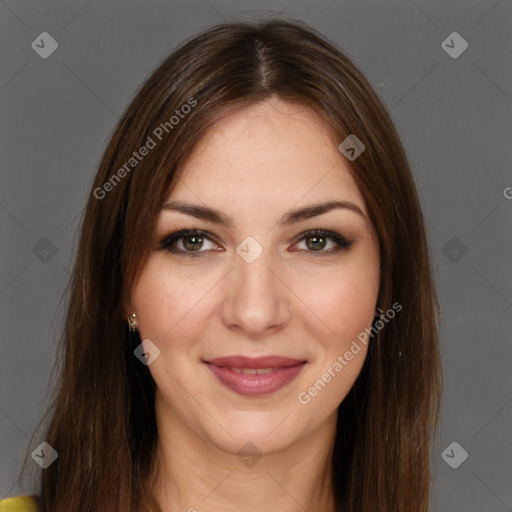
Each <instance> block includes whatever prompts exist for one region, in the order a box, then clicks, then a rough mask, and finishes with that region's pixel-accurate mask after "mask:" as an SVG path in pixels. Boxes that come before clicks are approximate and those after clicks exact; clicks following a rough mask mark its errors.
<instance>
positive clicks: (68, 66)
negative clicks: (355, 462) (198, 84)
mask: <svg viewBox="0 0 512 512" xmlns="http://www.w3.org/2000/svg"><path fill="white" fill-rule="evenodd" d="M280 12H281V13H282V14H281V17H286V18H295V19H299V20H303V21H305V22H306V23H308V24H310V25H311V26H313V27H314V28H316V29H318V30H319V31H320V32H322V33H323V34H324V35H325V36H327V37H328V38H330V39H331V40H333V41H334V42H336V43H337V44H338V45H339V46H340V47H341V48H342V49H343V50H344V51H345V52H346V53H347V55H348V56H349V57H350V58H352V59H353V61H354V62H355V63H356V65H358V66H359V67H360V68H361V69H362V70H363V72H364V73H365V74H366V76H367V77H368V78H369V80H370V81H371V83H372V84H373V86H374V87H375V88H376V90H377V91H378V93H379V94H380V96H381V98H382V99H383V101H384V103H385V104H386V105H387V107H388V109H389V110H390V112H391V115H392V118H393V120H394V121H395V123H396V125H397V128H398V130H399V132H400V134H401V136H402V139H403V142H404V145H405V148H406V151H407V154H408V156H409V159H410V162H411V166H412V169H413V173H414V176H415V179H416V182H417V185H418V188H419V193H420V196H421V199H422V204H423V208H424V213H425V216H426V218H427V220H428V225H429V240H430V243H431V247H432V253H433V258H434V260H435V261H434V266H435V269H436V279H437V284H438V291H439V295H440V300H441V307H442V313H443V322H442V329H441V341H442V353H443V362H444V370H445V388H444V398H443V418H442V424H441V428H440V431H439V435H438V439H437V441H436V450H435V453H434V460H433V465H434V470H435V472H436V474H435V484H434V486H433V491H432V494H433V507H432V509H433V510H436V511H440V512H441V511H449V512H457V511H465V512H471V511H475V512H502V511H507V510H509V511H510V510H512V485H511V482H512V461H511V459H512V457H511V451H512V448H511V442H510V441H511V435H510V433H511V430H512V429H511V411H512V404H511V401H512V386H511V380H512V378H511V371H510V369H511V359H512V357H511V355H512V354H511V339H512V337H511V332H512V325H511V306H512V279H511V267H512V265H511V261H512V258H511V256H512V254H511V252H512V251H511V247H512V243H511V236H510V234H511V229H510V227H511V223H510V219H511V211H512V200H511V199H510V198H511V197H512V189H510V188H508V187H512V173H511V162H512V159H511V152H512V150H511V147H512V144H511V137H510V136H511V134H512V131H511V125H512V122H511V120H512V119H511V112H512V59H511V54H512V47H511V42H512V33H511V26H512V24H511V19H512V5H511V1H510V0H500V1H496V0H478V1H476V0H472V1H464V2H461V1H455V0H451V1H445V0H431V1H427V0H424V1H421V0H415V1H414V2H413V1H412V0H401V1H398V0H394V1H386V2H384V1H377V0H374V1H368V0H366V1H361V0H358V1H355V0H345V1H318V2H314V1H312V0H310V1H304V0H302V1H301V0H295V1H293V0H292V1H290V0H281V1H274V2H271V1H251V2H249V1H241V2H234V1H227V0H204V1H199V0H197V1H187V2H185V1H168V2H164V1H142V0H140V1H126V0H125V1H109V2H106V1H100V0H90V1H87V0H73V1H69V0H67V1H54V2H41V1H38V2H35V1H32V2H30V1H27V0H17V1H15V0H8V1H3V2H1V3H0V41H1V46H0V52H1V60H2V68H1V76H0V104H1V110H2V116H1V119H2V122H1V128H0V129H1V137H0V141H1V159H2V160H1V162H2V166H1V170H2V187H1V189H0V226H1V230H0V233H1V247H2V258H1V262H2V264H1V271H0V315H1V321H2V356H3V357H2V358H1V359H0V376H1V396H0V431H1V441H0V450H1V454H0V460H1V461H2V465H1V468H0V498H3V497H7V496H12V495H18V494H23V493H28V492H33V491H36V490H37V488H36V487H35V486H34V484H33V483H30V482H27V483H26V484H25V485H24V486H22V487H18V486H17V485H16V478H17V475H18V470H19V468H20V463H21V459H22V456H23V454H24V452H25V449H27V446H28V441H29V437H30V435H31V434H32V432H33V431H34V428H35V425H36V423H37V421H38V420H39V418H40V416H41V414H42V413H43V411H44V408H45V407H46V400H47V386H48V382H49V377H50V370H51V367H52V364H53V361H54V358H55V347H56V342H57V339H58V336H59V334H60V330H61V328H62V310H61V309H58V302H59V299H60V297H61V294H62V292H63V289H64V286H65V284H66V282H67V279H68V277H69V269H70V268H71V264H72V258H73V255H74V251H75V250H76V241H77V234H76V228H77V225H78V220H79V218H80V215H81V213H82V210H83V208H84V205H85V201H86V198H87V195H88V191H89V187H90V186H91V183H92V179H93V176H94V174H95V172H96V168H97V165H98V163H99V160H100V157H101V154H102V152H103V150H104V148H105V145H106V142H107V140H108V138H109V135H110V134H111V133H112V130H113V128H114V126H115V124H116V122H117V121H118V118H119V117H120V115H121V113H122V112H123V110H124V109H125V108H126V107H127V105H128V103H129V101H130V100H131V98H132V97H133V95H134V93H135V91H136V89H137V88H138V87H139V86H140V85H141V83H142V82H143V80H144V79H145V78H147V76H148V75H149V74H150V72H151V71H152V70H153V69H154V68H155V67H156V66H157V65H158V64H159V63H160V62H161V61H162V59H163V58H164V57H166V56H167V55H168V53H170V52H171V51H172V49H173V48H175V46H176V45H177V44H179V43H180V42H181V41H182V40H183V39H184V38H186V37H188V36H190V35H192V34H195V33H197V32H199V31H200V30H202V29H203V28H206V27H207V26H209V25H211V24H213V23H217V22H220V21H223V20H234V19H254V18H255V17H257V16H260V15H266V14H272V13H275V14H278V13H280ZM454 31H455V32H458V33H459V34H460V35H461V36H462V37H463V38H464V39H465V40H466V41H467V42H468V44H469V46H468V48H467V50H466V51H465V52H464V53H462V54H461V55H460V56H459V57H458V58H452V57H451V56H450V55H448V53H447V52H446V51H445V50H444V49H443V47H442V46H441V43H442V42H443V41H444V40H445V39H446V38H447V37H448V35H449V34H451V33H452V32H454ZM42 32H49V33H50V34H51V36H52V37H53V38H55V39H56V40H57V42H58V44H59V46H58V49H57V50H56V51H55V52H54V53H53V54H52V55H51V56H50V57H49V58H47V59H43V58H41V57H40V56H39V55H38V54H37V53H36V52H35V51H34V50H33V49H32V47H31V43H32V41H34V40H35V39H36V38H37V36H38V35H39V34H40V33H42ZM449 44H452V43H449ZM453 45H455V43H453ZM457 45H458V43H457ZM459 47H460V46H456V49H457V48H459ZM507 196H508V198H507ZM41 239H42V240H41ZM466 250H467V252H465V251H466ZM44 251H47V252H44ZM55 251H56V252H55ZM42 441H44V439H37V438H36V440H35V442H34V444H33V446H32V445H31V446H29V447H28V448H29V450H30V452H31V451H32V450H34V449H35V448H36V447H37V446H38V445H39V444H40V442H42ZM453 441H456V442H457V443H459V444H460V445H461V446H462V447H463V448H464V450H466V451H467V452H468V454H469V457H468V458H467V460H465V462H464V463H463V464H462V465H460V467H458V469H452V467H450V466H449V465H448V463H447V462H445V460H444V459H443V458H442V457H441V453H442V452H443V451H444V450H445V449H446V448H447V447H448V446H449V445H450V444H451V443H452V442H453ZM450 455H451V458H452V460H456V459H457V458H458V457H459V456H460V451H459V449H456V450H455V451H454V452H450ZM30 463H33V464H35V462H33V461H32V460H30Z"/></svg>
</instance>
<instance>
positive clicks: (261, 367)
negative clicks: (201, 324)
mask: <svg viewBox="0 0 512 512" xmlns="http://www.w3.org/2000/svg"><path fill="white" fill-rule="evenodd" d="M203 363H205V364H206V365H207V367H208V368H209V369H210V371H211V372H212V373H213V375H215V377H216V378H217V380H218V381H219V382H220V383H221V384H223V385H224V386H226V387H228V388H229V389H230V390H232V391H234V392H235V393H238V394H239V395H244V396H253V397H257V396H266V395H270V394H272V393H275V392H276V391H278V390H280V389H281V388H283V387H285V386H286V385H288V384H289V383H290V382H292V381H293V380H295V378H297V377H298V375H299V373H300V372H301V371H302V369H303V368H304V367H305V366H306V364H307V361H305V360H301V359H293V358H289V357H284V356H264V357H257V358H250V357H246V356H229V357H222V358H217V359H211V360H209V361H203Z"/></svg>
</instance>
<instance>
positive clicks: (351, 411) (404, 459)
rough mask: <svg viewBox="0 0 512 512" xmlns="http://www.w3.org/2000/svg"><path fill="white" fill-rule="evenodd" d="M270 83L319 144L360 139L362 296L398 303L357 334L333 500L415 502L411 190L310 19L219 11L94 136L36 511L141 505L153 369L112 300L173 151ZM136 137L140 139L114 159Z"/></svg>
mask: <svg viewBox="0 0 512 512" xmlns="http://www.w3.org/2000/svg"><path fill="white" fill-rule="evenodd" d="M271 96H274V97H277V98H280V99H282V100H285V101H293V102H300V103H301V104H303V105H307V106H309V107H312V108H313V109H315V111H316V112H318V113H319V114H320V115H321V116H322V118H323V119H324V120H325V124H326V127H327V129H328V130H329V133H330V135H331V136H332V140H333V143H336V144H339V143H341V142H342V141H343V140H344V139H345V138H346V137H347V136H348V135H350V134H355V135H356V136H357V138H358V139H360V140H361V141H362V142H363V143H364V145H365V150H364V152H363V153H362V154H361V155H360V156H359V157H358V158H357V159H355V160H354V161H352V162H351V163H350V172H351V174H352V176H353V177H354V179H355V181H356V183H357V185H358V187H359V189H360V191H361V193H362V195H363V197H364V200H365V203H366V205H367V208H368V211H369V214H370V217H371V220H372V222H373V223H374V226H375V228H376V232H377V235H378V239H379V244H380V256H381V269H382V273H381V283H380V290H379V296H378V302H377V303H378V304H379V305H380V307H381V308H382V311H387V310H388V309H389V308H391V305H392V304H394V303H398V304H400V305H401V306H402V310H401V312H400V314H398V315H397V316H396V317H395V318H394V319H393V321H390V322H388V323H387V325H386V326H385V328H384V329H381V330H379V332H378V334H377V336H376V337H375V338H374V339H373V340H372V341H371V343H370V344H369V350H368V355H367V358H366V360H365V363H364V365H363V368H362V370H361V373H360V375H359V377H358V379H357V381H356V383H355V384H354V386H353V388H352V389H351V391H350V392H349V394H348V396H347V397H346V398H345V399H344V400H343V402H342V403H341V405H340V406H339V409H338V411H339V412H338V427H337V435H336V440H335V449H334V456H333V460H332V465H333V475H334V478H333V492H334V495H335V502H336V511H338V512H342V511H343V512H377V511H380V512H427V510H428V504H429V491H430V485H431V471H430V450H431V442H432V440H433V434H434V432H435V427H436V425H437V422H438V411H439V399H440V392H441V381H442V378H441V365H440V356H439V348H438V322H439V304H438V301H437V296H436V292H435V287H434V284H433V279H432V275H431V263H430V253H429V247H428V245H427V238H426V231H425V222H424V219H423V216H422V212H421V207H420V203H419V199H418V194H417V191H416V188H415V185H414V182H413V178H412V175H411V172H410V169H409V165H408V162H407V158H406V155H405V152H404V149H403V147H402V144H401V142H400V139H399V137H398V134H397V131H396V130H395V127H394V126H393V123H392V121H391V119H390V116H389V115H388V113H387V111H386V109H385V107H384V106H383V104H382V103H381V101H380V100H379V98H378V97H377V95H376V93H375V92H374V90H373V89H372V87H371V86H370V84H369V82H368V81H367V79H366V78H365V77H364V75H363V74H362V73H361V72H360V71H359V70H358V69H357V68H356V67H355V66H354V64H353V63H352V62H351V61H350V60H349V59H348V58H347V57H346V56H345V55H344V54H343V53H342V52H340V50H339V49H338V48H337V47H336V46H335V45H334V44H332V43H330V42H327V41H326V40H325V39H324V38H323V37H322V36H320V35H319V34H318V33H316V32H315V31H314V30H312V29H310V28H308V27H307V26H306V25H304V24H303V23H300V22H295V21H294V22H290V21H282V20H272V21H265V22H259V23H258V24H247V23H226V24H222V25H218V26H215V27H213V28H211V29H209V30H207V31H205V32H204V33H202V34H200V35H199V36H197V37H194V38H193V39H191V40H189V41H187V42H185V43H184V44H183V45H182V46H181V47H180V48H178V49H177V50H176V51H175V52H173V53H172V55H170V56H169V57H168V58H167V59H166V60H165V61H164V62H163V63H162V64H161V66H160V67H159V68H158V69H157V70H156V71H155V72H154V73H153V74H152V75H151V76H150V78H149V79H148V80H147V82H146V83H145V84H144V85H143V87H142V88H141V90H140V91H139V92H138V94H137V95H136V97H135V99H134V100H133V102H132V103H131V105H130V106H129V107H128V109H127V111H126V112H125V114H124V116H123V117H122V119H121V121H120V122H119V125H118V126H117V128H116V130H115V132H114V134H113V136H112V138H111V140H110V142H109V144H108V146H107V148H106V151H105V153H104V155H103V158H102V161H101V164H100V166H99V170H98V172H97V174H96V177H95V179H94V184H93V187H92V189H91V193H90V196H89V199H88V202H87V206H86V209H85V213H84V216H83V218H82V220H81V226H80V240H79V245H78V250H77V256H76V260H75V265H74V268H73V273H72V277H71V280H70V283H69V298H68V304H67V316H66V319H65V327H64V331H63V335H62V338H61V340H60V344H59V354H58V358H57V361H56V367H55V369H54V371H56V373H57V382H56V386H55V394H54V396H53V397H52V401H51V404H50V406H49V408H48V410H47V413H46V415H45V417H44V418H43V420H45V421H46V425H45V433H44V440H45V441H46V442H47V443H49V444H50V445H51V446H52V447H53V448H54V449H55V450H56V451H57V452H58V459H57V460H56V461H55V462H54V463H53V464H52V465H50V466H49V467H48V468H47V469H44V470H43V472H42V478H41V493H40V494H41V503H42V507H43V510H44V512H50V511H51V512H64V511H68V510H76V511H81V512H86V511H87V512H89V511H90V512H97V511H98V510H101V511H106V512H118V511H119V510H122V511H130V510H134V509H135V507H136V506H138V505H139V504H141V503H143V502H144V496H145V495H146V490H145V489H144V486H143V482H144V480H145V479H146V478H147V477H148V475H149V474H150V472H151V469H152V467H153V463H154V456H155V446H156V440H157V429H156V423H155V414H154V396H155V382H154V380H153V379H152V377H151V374H150V372H149V370H148V368H147V367H146V366H145V365H142V364H140V362H139V361H138V359H136V357H135V355H134V353H133V350H134V348H135V347H136V346H137V344H138V343H140V340H135V341H134V339H133V336H132V337H130V336H129V335H128V331H127V322H126V318H124V315H123V310H122V300H123V298H124V297H126V296H127V294H129V291H130V288H131V286H132V285H133V283H134V280H135V278H136V276H137V275H138V273H139V271H140V269H141V268H142V266H143V264H144V263H145V261H146V258H147V256H148V254H149V249H150V243H151V239H152V235H153V230H154V227H155V220H156V216H157V214H158V212H159V210H160V208H161V206H162V204H163V202H164V200H165V198H166V197H167V195H168V194H169V192H170V190H172V187H173V186H174V184H175V183H176V182H177V180H178V179H179V173H180V169H181V168H182V167H183V163H184V162H185V160H186V158H187V156H188V155H190V154H191V152H192V150H193V149H194V147H195V146H196V144H197V143H198V141H199V140H200V139H201V138H202V136H203V135H204V134H205V133H206V132H207V130H208V129H209V128H211V127H213V126H214V125H215V123H216V122H217V121H218V120H219V119H220V118H221V117H222V116H224V115H226V114H229V113H230V112H233V111H234V110H235V109H237V108H241V107H244V106H248V105H251V104H255V103H257V102H259V101H261V100H264V99H267V98H269V97H271ZM186 105H187V108H185V106H186ZM173 116H174V117H173ZM152 143H153V144H152ZM142 146H145V147H151V148H150V149H149V151H148V152H146V155H145V156H144V157H143V158H142V157H141V158H140V159H139V158H137V159H136V160H130V159H133V158H135V157H134V152H140V148H141V147H142ZM139 156H140V154H139ZM122 169H124V172H123V171H122ZM59 365H60V366H59ZM43 420H41V421H43ZM25 462H26V460H25Z"/></svg>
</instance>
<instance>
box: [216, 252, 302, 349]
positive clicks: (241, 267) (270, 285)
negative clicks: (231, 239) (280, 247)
mask: <svg viewBox="0 0 512 512" xmlns="http://www.w3.org/2000/svg"><path fill="white" fill-rule="evenodd" d="M270 256H271V255H270V254H268V253H267V252H266V251H265V250H264V251H263V253H262V254H261V255H260V256H259V257H258V258H257V259H256V260H255V261H252V262H251V263H248V262H247V261H245V260H244V259H243V258H242V257H240V256H239V255H238V254H235V256H234V263H233V265H234V268H232V270H231V271H230V272H229V273H228V275H227V280H226V283H225V286H226V288H225V289H226V293H225V296H224V302H223V304H222V321H223V323H224V325H225V326H226V327H227V328H229V329H231V330H238V331H239V332H240V333H243V334H244V336H245V337H247V338H252V339H258V338H262V337H264V336H268V334H269V333H272V334H274V333H275V332H276V331H277V330H280V329H282V328H283V327H284V326H285V325H286V324H287V323H288V322H289V320H290V317H291V300H292V297H293V293H292V291H291V290H290V289H289V288H288V287H287V286H286V284H285V280H284V279H283V277H282V276H281V275H280V272H279V265H278V264H277V263H276V261H275V259H273V258H271V257H270ZM281 274H282V272H281Z"/></svg>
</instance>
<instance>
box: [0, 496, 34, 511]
mask: <svg viewBox="0 0 512 512" xmlns="http://www.w3.org/2000/svg"><path fill="white" fill-rule="evenodd" d="M38 510H39V508H38V504H37V498H36V497H35V496H18V497H17V498H8V499H5V500H0V512H38Z"/></svg>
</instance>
